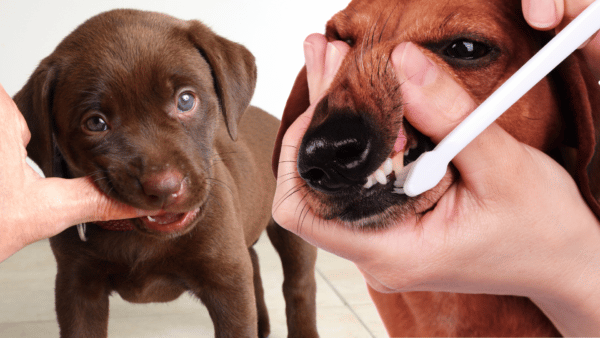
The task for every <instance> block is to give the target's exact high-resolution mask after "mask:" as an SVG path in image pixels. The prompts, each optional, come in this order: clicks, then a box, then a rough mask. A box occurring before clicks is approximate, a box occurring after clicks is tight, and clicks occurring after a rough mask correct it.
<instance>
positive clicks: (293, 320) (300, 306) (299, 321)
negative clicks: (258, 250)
mask: <svg viewBox="0 0 600 338" xmlns="http://www.w3.org/2000/svg"><path fill="white" fill-rule="evenodd" d="M267 234H268V235H269V239H270V240H271V243H273V246H274V247H275V249H276V250H277V252H278V253H279V257H280V258H281V263H282V266H283V275H284V281H283V296H284V298H285V304H286V305H285V312H286V316H287V326H288V337H305V338H306V337H318V336H319V334H318V332H317V318H316V316H317V315H316V304H315V302H316V293H317V284H316V281H315V262H316V260H317V249H316V248H315V247H313V246H312V245H310V244H308V243H306V242H305V241H303V240H302V239H301V238H300V237H298V236H296V235H294V234H293V233H291V232H289V231H287V230H285V229H284V228H282V227H280V226H279V225H277V224H276V223H275V221H273V220H271V223H270V224H269V226H268V227H267Z"/></svg>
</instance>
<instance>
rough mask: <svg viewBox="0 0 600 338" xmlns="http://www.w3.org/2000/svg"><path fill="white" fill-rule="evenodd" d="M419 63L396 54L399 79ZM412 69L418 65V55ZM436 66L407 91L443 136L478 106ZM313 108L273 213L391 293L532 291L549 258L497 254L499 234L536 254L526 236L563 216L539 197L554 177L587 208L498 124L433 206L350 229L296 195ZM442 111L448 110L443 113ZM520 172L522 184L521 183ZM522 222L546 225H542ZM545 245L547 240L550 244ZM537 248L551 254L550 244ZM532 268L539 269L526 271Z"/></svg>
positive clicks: (302, 123)
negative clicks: (550, 215)
mask: <svg viewBox="0 0 600 338" xmlns="http://www.w3.org/2000/svg"><path fill="white" fill-rule="evenodd" d="M402 47H403V48H404V50H403V49H402ZM402 47H399V48H397V49H396V50H395V52H401V53H404V52H405V51H406V50H407V48H406V47H409V48H413V47H414V46H413V47H411V46H402ZM415 48H416V47H415ZM410 52H411V53H412V52H418V51H415V50H412V51H410ZM414 60H416V59H415V58H405V59H403V58H402V55H393V56H392V61H393V62H394V66H395V69H396V72H397V74H398V76H399V78H400V79H401V78H402V77H403V75H402V71H403V70H402V67H404V66H407V65H406V64H405V63H410V62H412V61H414ZM420 64H421V65H423V64H426V63H422V62H421V63H420ZM411 66H414V67H419V60H416V61H415V63H414V64H411ZM434 67H435V66H434ZM413 71H416V72H417V73H418V71H419V70H417V69H414V68H413ZM436 71H437V75H436V76H435V77H434V78H433V80H431V81H425V82H420V83H417V84H414V83H410V82H409V81H406V82H405V83H404V84H403V85H402V91H403V95H404V98H405V99H406V101H407V105H408V109H407V112H406V115H405V116H406V118H407V119H408V120H410V122H411V124H412V125H413V126H415V127H416V128H417V129H419V131H421V132H423V133H424V134H426V135H429V136H431V137H433V138H434V139H441V138H443V136H445V134H447V133H448V132H449V131H450V130H452V129H453V127H454V126H455V125H456V124H457V123H459V122H460V120H461V119H462V118H463V117H464V116H466V115H467V114H468V113H469V112H470V111H471V110H472V109H473V108H474V107H475V103H474V102H473V100H472V99H471V98H470V97H469V95H468V94H467V93H466V92H464V90H463V89H462V88H461V87H460V86H458V84H456V83H454V79H453V78H452V77H451V76H450V75H449V74H447V73H445V72H443V71H441V70H439V69H437V70H436ZM426 76H427V75H426ZM400 79H399V81H400ZM324 81H325V80H324ZM423 83H425V85H424V86H422V85H421V84H423ZM423 98H427V99H426V100H423ZM448 105H449V106H450V107H452V108H451V109H450V110H446V109H445V108H446V107H447V106H448ZM314 108H315V104H314V102H313V103H312V105H311V107H310V108H309V109H308V110H307V111H306V112H305V113H304V114H303V115H301V116H300V117H299V118H298V119H297V120H296V121H295V123H294V124H292V125H291V127H290V128H289V129H288V131H287V133H286V135H285V137H284V139H283V146H282V152H281V156H280V166H279V172H278V186H277V191H276V195H275V200H274V204H273V216H274V218H275V220H276V221H277V222H278V223H279V224H280V225H281V226H283V227H284V228H286V229H288V230H290V231H292V232H294V233H296V234H298V235H299V236H300V237H302V238H304V239H305V240H307V241H308V242H310V243H312V244H314V245H316V246H318V247H320V248H323V249H325V250H327V251H330V252H332V253H334V254H337V255H339V256H341V257H344V258H346V259H349V260H352V261H353V262H355V263H356V264H357V266H358V267H359V268H360V269H361V270H362V271H363V273H364V274H365V276H366V279H367V281H368V282H369V284H370V285H371V286H373V287H374V288H376V289H378V290H380V291H384V292H389V291H425V290H428V291H446V292H448V291H450V292H467V293H472V292H476V293H495V294H498V293H500V294H516V295H524V296H530V295H527V294H525V293H526V292H525V291H524V290H529V288H527V287H526V286H527V285H532V283H539V280H536V279H535V278H536V277H535V276H536V275H539V274H538V273H537V272H539V273H542V272H543V273H548V271H553V270H552V269H550V268H548V267H544V266H541V265H540V262H542V261H548V260H544V258H540V257H533V258H531V259H530V260H520V259H518V260H517V262H514V263H515V264H514V265H513V266H508V265H506V262H504V261H499V260H497V259H496V258H495V257H504V256H506V247H505V246H504V245H493V244H492V243H494V244H497V241H498V239H500V238H502V239H506V240H509V239H512V240H514V241H515V242H514V243H513V242H511V243H512V244H510V245H512V246H513V247H514V248H516V249H515V250H517V249H518V248H521V249H523V250H525V251H527V254H525V253H518V252H517V253H516V254H515V255H516V256H515V257H525V256H527V255H530V256H531V254H530V253H531V250H532V249H531V245H533V244H532V243H528V244H527V245H523V243H520V241H521V240H520V238H531V237H532V236H537V235H536V234H539V233H541V232H547V231H549V229H548V228H547V227H546V226H547V225H548V224H556V222H557V221H558V222H560V220H557V219H551V220H549V219H547V212H546V211H545V209H544V205H547V203H556V201H552V200H551V201H541V200H540V198H533V197H532V196H531V194H535V192H536V191H537V192H539V191H538V189H537V188H540V189H542V188H544V187H545V188H548V186H547V184H545V182H548V180H549V179H548V175H550V176H551V177H554V180H553V181H555V182H559V183H560V184H558V185H557V186H555V187H550V188H551V189H561V191H562V193H561V194H558V195H559V198H560V199H561V200H563V202H561V203H563V204H562V205H563V207H565V206H564V203H565V202H564V197H565V196H569V197H568V198H566V199H567V200H568V201H569V203H571V202H572V205H570V206H568V208H574V209H576V210H579V209H581V206H585V203H584V202H583V201H582V200H581V196H580V195H579V193H578V190H577V187H576V186H575V184H574V182H573V180H572V179H571V178H570V177H569V176H568V174H567V173H566V172H565V171H564V170H563V169H562V168H560V167H559V166H558V165H557V164H556V163H554V162H552V160H551V159H549V158H548V157H547V156H545V155H543V154H542V153H541V152H539V151H535V150H532V149H531V148H529V147H527V146H524V145H522V144H520V143H519V142H517V141H516V140H515V139H514V138H513V137H512V136H510V135H508V134H507V133H506V132H505V131H504V130H503V129H501V128H500V127H499V126H497V125H495V124H494V125H492V126H491V127H490V128H488V129H487V130H486V131H484V133H482V134H481V135H480V136H479V137H478V139H477V140H476V141H475V142H473V143H472V145H470V146H469V147H468V148H465V150H464V151H463V153H461V154H460V156H457V158H456V160H455V162H456V165H457V168H458V169H459V171H460V172H461V175H462V176H461V179H460V180H458V181H456V182H455V183H453V184H452V185H451V186H450V188H449V189H448V190H447V191H446V193H445V194H444V195H443V196H442V197H441V198H440V200H439V201H438V202H437V204H436V205H435V207H434V208H433V209H432V210H430V211H428V212H426V213H425V214H423V215H419V216H416V215H413V216H411V217H409V218H407V219H406V220H405V221H404V222H402V223H401V224H395V225H394V226H390V227H388V228H385V229H377V230H375V231H364V230H357V229H350V228H348V227H345V226H344V225H342V224H340V223H338V222H336V221H328V220H324V219H320V218H318V217H317V216H316V215H315V214H313V213H312V211H311V210H310V208H308V207H306V201H303V196H301V195H300V194H295V193H294V192H295V191H297V189H298V187H299V186H301V185H302V184H303V182H302V181H301V180H300V178H299V177H296V176H293V175H291V174H290V173H293V172H295V167H294V166H295V164H296V157H297V154H296V151H297V149H298V145H299V144H300V142H301V138H302V136H303V134H304V131H305V130H306V128H307V127H308V125H309V123H310V120H311V117H312V114H313V112H314ZM440 114H447V116H446V118H439V117H440ZM448 114H449V115H448ZM509 159H510V160H509ZM515 159H517V160H515ZM515 178H518V179H519V180H520V181H519V182H515V181H514V179H515ZM536 184H537V185H536ZM540 185H541V186H540ZM542 190H543V189H542ZM542 195H543V196H544V197H545V198H548V199H552V198H553V197H552V196H556V195H557V194H556V193H544V192H543V191H542ZM533 201H535V202H533ZM532 204H533V205H532ZM524 209H526V210H524ZM515 210H519V211H515ZM510 214H513V215H515V214H518V215H520V217H521V218H520V219H518V220H514V222H512V223H513V224H515V227H507V226H506V217H507V215H510ZM566 214H569V213H566ZM578 214H579V213H578ZM580 215H583V216H582V217H584V218H586V220H587V221H588V222H589V220H590V219H592V220H593V219H594V217H593V215H591V212H590V210H589V209H588V210H587V211H585V210H584V211H582V212H581V213H580ZM544 216H545V217H544ZM588 216H590V217H588ZM541 219H544V220H543V221H541ZM565 221H566V220H565ZM545 222H546V223H545ZM584 223H585V222H584ZM520 224H534V225H535V224H537V225H540V226H542V227H543V229H539V228H538V229H535V228H534V227H523V226H520ZM542 224H543V225H542ZM554 240H555V241H557V242H560V243H563V240H566V239H564V238H562V237H561V236H556V237H555V238H554ZM575 242H577V241H574V242H573V243H575ZM540 245H543V246H544V247H546V246H547V245H548V243H547V242H546V243H544V244H540ZM557 245H563V244H558V243H557ZM514 248H513V249H514ZM536 250H537V249H536ZM536 250H534V251H535V252H539V253H541V254H542V255H546V253H545V250H544V249H543V248H539V251H536ZM513 253H514V252H513ZM527 257H529V256H527ZM557 259H558V258H557ZM561 259H562V258H561ZM554 263H555V261H554V262H553V263H552V264H554ZM548 264H550V263H548ZM499 269H500V270H502V273H501V274H500V275H501V277H499V279H498V280H496V281H494V282H490V280H489V276H490V275H492V276H498V275H499ZM525 270H527V271H537V272H536V273H533V272H532V273H530V274H527V275H523V274H522V273H520V271H525ZM507 276H508V277H507ZM554 277H556V276H552V278H550V279H548V280H552V279H553V278H554ZM553 288H554V284H553V285H543V286H542V285H540V289H543V290H544V291H547V292H550V293H551V292H552V290H553Z"/></svg>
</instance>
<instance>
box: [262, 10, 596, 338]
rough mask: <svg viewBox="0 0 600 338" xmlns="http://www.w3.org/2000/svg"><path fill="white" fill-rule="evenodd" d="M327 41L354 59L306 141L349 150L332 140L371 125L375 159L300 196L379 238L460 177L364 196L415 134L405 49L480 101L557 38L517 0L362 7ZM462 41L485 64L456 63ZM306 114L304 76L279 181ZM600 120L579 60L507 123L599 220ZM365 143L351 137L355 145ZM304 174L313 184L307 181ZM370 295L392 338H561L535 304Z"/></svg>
mask: <svg viewBox="0 0 600 338" xmlns="http://www.w3.org/2000/svg"><path fill="white" fill-rule="evenodd" d="M326 36H327V38H328V39H329V40H330V41H331V40H343V41H346V42H348V43H349V45H350V50H349V52H348V54H347V56H346V57H345V59H344V60H343V62H342V65H341V67H340V70H339V72H338V74H337V75H336V77H335V79H334V80H333V83H332V85H331V87H330V88H329V90H328V92H327V93H326V95H325V97H324V98H323V99H322V101H320V102H319V103H318V105H317V106H316V109H315V113H314V117H313V119H312V121H311V124H310V125H309V127H308V130H307V131H306V133H305V135H304V138H303V140H302V144H307V143H309V142H311V141H312V139H313V138H315V137H316V136H314V135H318V137H320V138H321V139H320V140H323V139H326V140H327V137H333V141H331V144H345V143H343V142H337V141H338V140H337V139H335V137H334V136H329V135H333V134H334V133H337V134H342V135H345V134H344V131H343V130H344V128H346V129H348V128H350V127H352V128H358V127H356V126H355V125H354V124H356V123H358V122H348V121H357V120H360V121H362V122H360V123H362V124H361V127H360V128H359V129H357V130H361V133H362V134H364V135H366V136H360V137H364V138H368V139H369V140H370V142H371V146H372V147H371V149H372V150H371V151H370V152H369V153H368V156H365V157H364V158H366V159H367V160H365V161H364V163H362V162H361V163H360V165H361V166H362V169H360V170H359V171H358V170H354V171H352V172H350V171H349V173H350V174H352V175H354V176H351V175H350V174H348V175H346V176H345V177H344V179H345V180H346V181H345V182H343V184H345V185H346V186H345V188H344V189H339V188H338V190H336V191H333V192H331V191H327V189H323V188H322V187H320V186H318V184H312V185H311V183H310V182H309V181H307V184H306V185H305V186H303V187H301V188H300V189H298V192H297V193H299V194H302V196H304V197H303V201H304V202H305V203H306V204H307V206H306V207H308V208H311V209H312V210H313V211H314V212H315V213H316V214H318V215H320V216H321V217H323V218H326V219H337V220H338V221H340V222H343V223H345V224H346V225H347V226H349V227H359V228H368V229H374V230H376V229H377V228H380V227H386V226H390V225H391V224H393V222H395V221H398V220H400V219H402V217H404V216H405V215H407V214H414V213H417V214H419V213H423V212H426V211H427V210H428V209H429V208H431V207H432V206H434V205H435V203H436V201H437V200H438V199H439V198H440V196H441V195H442V194H443V193H444V192H445V190H446V189H447V187H448V186H449V185H450V184H451V183H452V181H453V180H455V179H456V177H455V172H454V170H452V169H450V170H449V171H448V173H447V176H446V179H445V180H443V181H442V182H441V183H440V184H439V185H438V186H437V187H436V188H434V189H432V190H431V191H428V192H426V193H424V194H422V195H420V196H418V197H415V198H409V197H407V196H405V195H397V194H392V193H391V190H392V187H391V184H388V185H387V186H384V185H380V186H379V187H377V188H371V189H377V190H375V193H373V190H371V191H370V192H369V193H367V192H366V190H367V189H362V185H363V184H364V183H365V181H366V178H367V176H368V175H369V174H371V173H372V172H373V171H374V170H375V169H377V167H379V165H380V164H381V163H382V162H383V160H385V158H387V157H388V156H389V154H390V153H391V152H392V148H393V145H394V142H395V139H396V136H397V133H398V130H399V128H405V133H407V134H416V133H415V132H414V130H412V129H411V127H410V126H409V125H407V124H406V121H404V120H403V100H402V97H401V91H400V85H399V84H398V81H397V79H396V77H395V72H394V70H393V68H392V66H391V62H390V55H391V52H392V50H393V48H394V47H395V46H397V45H398V44H400V43H401V42H403V41H411V42H413V43H415V44H417V45H419V46H420V47H421V48H422V50H423V51H424V52H425V53H426V54H427V55H428V57H429V58H430V59H431V60H433V62H435V63H437V64H438V65H439V66H440V67H442V68H443V69H444V70H445V71H447V72H448V73H450V74H451V75H453V76H454V78H455V79H456V81H457V82H458V83H459V84H461V85H462V87H464V88H465V89H466V90H467V92H468V93H470V95H471V97H472V98H473V99H474V100H475V101H476V102H477V103H480V102H482V101H483V100H485V98H486V97H487V96H489V95H490V94H491V93H492V92H493V91H494V90H495V89H496V88H498V87H499V85H501V84H502V83H503V82H504V81H505V80H506V79H508V78H509V77H510V76H511V75H512V73H514V72H515V71H516V70H517V69H518V68H519V67H520V66H522V65H523V64H524V63H525V62H526V61H527V60H528V59H529V58H531V57H532V55H533V54H534V53H535V52H536V51H537V50H538V49H539V48H540V47H541V46H543V44H544V43H545V42H546V41H547V40H548V39H549V38H550V36H549V35H548V34H547V33H541V32H537V31H534V30H533V29H532V28H530V27H529V26H528V25H527V24H526V22H525V21H524V19H523V15H522V14H521V7H520V1H516V0H514V1H504V0H503V1H500V0H498V1H463V0H460V1H459V0H456V1H441V2H440V1H432V0H431V1H430V0H403V1H391V0H354V1H352V2H351V3H350V4H349V5H348V7H347V8H346V9H344V10H342V11H341V12H339V13H338V14H336V15H335V16H334V17H333V18H332V19H331V20H330V21H329V22H328V24H327V30H326ZM461 38H468V39H471V40H475V41H479V42H483V43H485V44H486V45H488V46H489V47H490V51H489V53H488V54H486V56H485V57H482V58H480V59H477V60H476V61H468V62H465V61H464V60H459V61H457V60H456V59H451V58H448V57H447V56H446V55H445V54H444V53H445V50H446V49H445V48H446V47H447V46H448V45H449V43H450V42H452V41H457V40H458V39H461ZM307 107H308V89H307V80H306V70H305V69H303V70H302V71H301V72H300V74H299V76H298V78H297V79H296V83H295V84H294V87H293V89H292V92H291V94H290V98H289V100H288V104H287V105H286V109H285V111H284V115H283V118H282V124H281V127H280V130H279V134H278V140H277V143H276V145H275V151H274V156H273V169H274V172H275V173H276V172H277V167H278V163H277V159H278V158H279V151H280V148H281V139H282V137H283V135H284V134H285V131H286V130H287V128H288V127H289V125H290V124H291V123H292V122H293V121H294V120H295V119H296V118H297V117H298V116H299V115H300V114H301V113H303V112H304V111H305V110H306V108H307ZM599 113H600V90H599V88H598V85H597V81H595V80H594V79H593V78H592V77H591V75H590V73H589V71H588V70H587V69H586V67H585V66H583V63H582V58H581V56H580V55H579V53H575V54H574V55H573V56H571V57H570V58H569V59H568V60H567V61H565V62H564V63H563V64H562V65H561V66H560V67H559V68H558V69H557V70H556V71H554V72H553V74H551V75H550V76H548V77H547V78H545V79H544V80H542V81H541V82H540V83H539V84H538V85H536V86H535V87H534V88H533V89H532V90H531V91H530V92H529V93H527V94H526V95H525V96H524V97H523V98H522V99H521V100H519V101H518V102H517V103H516V104H515V105H514V106H513V107H512V108H511V109H509V111H507V112H506V113H505V114H504V115H503V116H502V117H501V118H500V119H499V120H498V123H499V124H500V125H501V126H502V127H503V128H504V129H505V130H507V131H508V132H509V133H511V134H512V135H513V136H515V137H516V138H517V139H518V140H520V141H521V142H524V143H526V144H529V145H531V146H533V147H536V148H538V149H541V150H542V151H545V152H547V153H548V154H550V155H552V156H553V157H554V158H555V159H556V160H557V161H559V162H560V163H562V164H563V165H565V167H566V168H567V169H569V170H570V172H571V173H572V175H573V177H574V178H575V180H576V181H577V183H578V185H579V188H580V190H581V192H582V195H583V196H584V197H585V198H586V201H587V202H588V204H589V205H590V207H591V208H592V210H594V212H595V213H596V214H597V215H600V208H598V201H597V200H596V199H597V198H598V197H600V195H599V192H600V183H599V177H600V173H599V172H598V170H599V167H598V165H599V163H600V161H599V159H598V157H600V156H598V155H597V152H595V144H596V143H597V140H598V137H599V136H598V131H599V130H600V128H598V126H600V120H599V116H600V114H599ZM357 116H358V117H359V118H358V119H357ZM330 121H333V122H330ZM365 121H366V122H365ZM328 123H329V124H328ZM346 126H350V127H346ZM334 129H335V130H336V131H335V132H334ZM340 130H342V131H340ZM360 137H358V136H356V135H353V136H348V139H350V140H354V139H360ZM324 142H325V143H326V142H328V141H324ZM336 142H337V143H336ZM359 150H361V151H362V149H359ZM304 151H305V150H304V148H303V146H302V145H301V147H300V149H299V160H298V167H299V168H301V169H302V166H303V165H304V163H303V162H302V161H304V159H303V158H302V156H303V155H304V156H305V158H308V156H309V155H305V153H303V152H304ZM362 154H367V153H361V155H362ZM321 158H323V156H321ZM327 158H334V157H327ZM335 160H336V161H343V158H341V157H340V158H339V159H338V158H335ZM324 162H325V164H322V165H323V168H324V169H323V170H328V169H327V168H328V166H330V165H337V164H332V163H334V162H335V161H331V162H327V161H324ZM342 169H344V170H345V168H342ZM328 174H329V173H328ZM334 174H335V173H334ZM300 175H303V173H301V172H300ZM303 177H307V178H305V179H308V180H311V179H312V177H311V176H310V175H305V176H303ZM327 177H328V176H325V178H327ZM315 182H317V183H319V182H318V180H315ZM343 184H342V185H343ZM325 188H328V187H325ZM332 190H334V189H332ZM306 207H305V208H306ZM370 291H371V294H372V298H373V299H374V301H375V303H376V304H377V306H378V309H379V311H380V314H381V316H382V318H383V320H384V322H385V323H386V327H387V328H388V332H389V333H390V334H391V335H392V336H410V335H416V336H429V335H436V336H556V335H559V333H558V331H556V329H555V328H554V327H553V325H552V324H551V322H550V321H549V320H548V319H547V318H546V317H545V316H544V314H543V313H542V312H541V311H540V310H539V309H538V308H537V307H536V306H535V305H534V304H533V303H532V302H531V301H529V300H528V299H526V298H518V297H508V296H507V297H500V296H491V295H466V294H449V293H428V292H411V293H401V294H390V295H387V294H380V293H377V292H376V291H374V290H370Z"/></svg>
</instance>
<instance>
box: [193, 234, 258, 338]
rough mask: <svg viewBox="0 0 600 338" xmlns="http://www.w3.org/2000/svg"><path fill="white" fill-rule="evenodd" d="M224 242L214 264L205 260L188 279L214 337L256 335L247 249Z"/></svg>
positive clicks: (228, 337)
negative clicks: (201, 305)
mask: <svg viewBox="0 0 600 338" xmlns="http://www.w3.org/2000/svg"><path fill="white" fill-rule="evenodd" d="M240 243H241V244H242V246H241V247H235V248H233V247H231V246H227V245H224V246H223V247H222V248H220V250H219V251H220V252H222V253H225V255H224V256H220V257H218V259H217V260H216V262H217V263H216V264H215V263H213V264H211V265H210V266H209V265H207V264H206V263H207V262H205V261H202V262H199V263H198V264H199V266H197V267H194V268H193V269H192V270H193V271H196V272H198V273H199V274H197V275H191V279H190V280H189V281H188V285H190V287H191V290H192V292H194V294H195V295H196V296H197V297H198V298H200V300H201V301H202V302H203V303H204V305H206V308H207V309H208V313H209V315H210V318H211V319H212V321H213V324H214V327H215V337H216V338H238V337H257V336H258V330H257V323H258V319H257V315H256V299H255V297H254V286H253V284H254V283H253V282H252V280H253V271H252V261H251V259H250V255H249V254H248V248H247V247H246V246H245V245H244V243H243V240H241V241H240Z"/></svg>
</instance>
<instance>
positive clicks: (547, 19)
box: [528, 0, 557, 28]
mask: <svg viewBox="0 0 600 338" xmlns="http://www.w3.org/2000/svg"><path fill="white" fill-rule="evenodd" d="M528 14H529V21H530V23H531V24H532V25H533V26H535V27H536V28H547V27H550V26H552V25H553V24H554V22H556V19H557V18H556V15H557V14H556V4H555V3H554V0H531V1H530V2H529V10H528Z"/></svg>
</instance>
